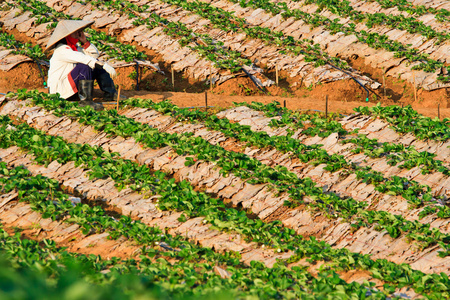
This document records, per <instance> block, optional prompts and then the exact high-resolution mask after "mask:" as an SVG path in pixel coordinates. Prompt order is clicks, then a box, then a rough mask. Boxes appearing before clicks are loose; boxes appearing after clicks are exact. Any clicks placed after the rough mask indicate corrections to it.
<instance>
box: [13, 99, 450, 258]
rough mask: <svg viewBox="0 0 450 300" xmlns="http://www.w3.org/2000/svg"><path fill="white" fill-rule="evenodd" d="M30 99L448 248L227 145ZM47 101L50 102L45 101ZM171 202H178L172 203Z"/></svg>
mask: <svg viewBox="0 0 450 300" xmlns="http://www.w3.org/2000/svg"><path fill="white" fill-rule="evenodd" d="M30 96H32V97H33V102H34V103H35V104H37V105H43V106H44V107H46V108H47V109H54V108H56V110H55V113H56V114H60V113H64V115H67V116H70V117H75V118H78V119H79V121H80V122H81V123H83V124H86V125H92V126H93V127H94V128H95V129H97V130H102V131H104V132H106V133H109V134H115V135H119V136H122V137H129V136H132V137H134V138H135V140H136V141H138V142H139V143H141V144H142V145H145V146H147V147H150V148H153V149H154V148H161V147H164V146H171V147H172V148H173V149H174V150H175V151H176V152H177V154H179V155H194V156H196V159H200V160H206V161H211V162H215V163H216V164H217V165H218V166H219V167H221V168H222V170H221V172H232V173H233V174H235V175H236V176H238V177H241V178H242V179H248V180H249V183H270V184H271V185H273V186H274V187H275V188H276V189H277V190H278V191H279V192H287V193H288V194H289V196H290V198H291V199H292V200H293V201H295V202H300V203H301V202H302V199H303V197H304V196H305V195H308V196H309V197H311V198H312V199H313V200H316V201H315V202H313V203H309V204H308V205H309V206H311V207H312V208H315V209H319V210H321V211H323V212H325V213H326V215H328V216H329V217H338V216H340V217H343V218H347V219H350V218H353V219H354V221H355V222H356V223H354V224H353V225H352V226H353V227H354V228H355V230H357V229H358V228H360V227H368V226H370V224H374V223H376V225H377V226H376V228H377V229H379V230H383V229H385V230H387V231H388V232H389V234H390V235H391V236H392V237H394V238H395V237H399V236H400V235H401V234H402V233H406V234H407V237H408V238H411V239H412V240H416V241H420V243H421V245H422V247H428V246H430V245H434V244H436V243H438V242H439V245H441V247H443V249H444V250H445V249H446V247H447V244H446V235H445V234H442V233H441V232H440V231H439V229H430V228H429V224H421V223H420V222H418V221H414V222H411V221H407V220H405V219H404V218H403V217H401V216H394V215H391V214H389V213H386V212H383V211H382V212H378V211H367V210H366V209H365V208H366V206H367V203H366V202H358V201H355V200H354V199H352V198H349V199H341V198H340V197H339V196H337V195H336V194H334V193H329V194H326V193H324V192H323V191H322V189H321V188H320V187H316V186H315V183H314V182H313V181H312V180H311V179H309V178H306V179H299V178H298V177H297V176H296V175H295V174H294V173H292V172H289V171H287V169H286V168H285V167H276V168H275V169H273V168H270V167H268V166H266V165H263V164H262V163H261V162H259V161H257V160H255V159H252V158H249V157H248V156H246V155H244V154H241V153H236V152H228V151H226V150H224V149H223V148H222V147H219V146H214V145H211V144H209V143H208V142H206V141H205V140H203V139H201V138H199V137H197V138H194V137H189V136H188V135H185V134H182V135H176V134H167V133H160V132H158V131H157V130H156V129H154V128H150V127H149V126H146V125H143V124H140V123H136V122H135V121H133V120H132V119H129V118H126V117H123V116H119V115H117V113H116V112H115V111H106V112H100V113H99V112H94V111H92V110H79V109H73V108H72V106H73V104H71V103H67V102H64V101H62V100H61V99H58V96H57V95H56V96H51V95H50V96H47V95H45V94H39V93H32V95H30V94H27V93H26V92H25V93H24V92H20V93H19V98H23V99H25V98H28V97H30ZM46 97H48V98H47V99H45V98H46ZM193 163H194V159H189V158H188V159H187V162H186V164H188V165H189V164H193ZM205 197H206V195H205ZM170 204H171V205H173V204H174V203H172V202H170ZM177 204H178V205H179V203H177ZM185 204H186V203H185ZM188 206H192V205H188ZM191 209H193V208H191ZM219 215H220V213H219ZM260 235H261V233H257V236H256V237H257V238H261V236H260ZM263 238H264V237H263ZM439 255H441V256H446V255H447V251H446V250H445V251H441V252H440V253H439Z"/></svg>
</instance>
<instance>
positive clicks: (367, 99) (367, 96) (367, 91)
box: [327, 62, 369, 102]
mask: <svg viewBox="0 0 450 300" xmlns="http://www.w3.org/2000/svg"><path fill="white" fill-rule="evenodd" d="M327 64H329V65H330V66H331V67H333V68H335V69H337V70H339V71H341V72H342V73H345V74H347V75H348V76H350V77H351V78H352V79H353V80H354V81H356V83H357V84H359V85H360V86H361V87H362V88H363V89H365V90H366V93H367V94H366V102H369V90H368V89H367V88H366V87H365V86H364V85H363V84H362V83H361V82H359V81H358V79H356V78H355V77H353V75H352V74H350V73H347V72H346V71H344V70H342V69H341V68H338V67H336V66H335V65H333V64H330V63H329V62H327Z"/></svg>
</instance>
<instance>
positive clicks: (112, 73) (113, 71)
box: [103, 63, 117, 78]
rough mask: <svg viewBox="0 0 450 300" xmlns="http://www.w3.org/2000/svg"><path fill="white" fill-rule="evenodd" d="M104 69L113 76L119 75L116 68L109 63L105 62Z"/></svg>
mask: <svg viewBox="0 0 450 300" xmlns="http://www.w3.org/2000/svg"><path fill="white" fill-rule="evenodd" d="M103 70H105V71H106V72H108V74H109V76H111V78H115V77H116V76H117V73H116V70H114V68H113V67H111V66H110V65H108V63H104V64H103Z"/></svg>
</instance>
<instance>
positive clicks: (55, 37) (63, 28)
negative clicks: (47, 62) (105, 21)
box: [45, 20, 94, 51]
mask: <svg viewBox="0 0 450 300" xmlns="http://www.w3.org/2000/svg"><path fill="white" fill-rule="evenodd" d="M92 24H94V21H74V20H62V21H59V23H58V25H57V26H56V28H55V31H53V34H52V36H51V37H50V39H49V40H48V43H47V47H46V48H45V51H47V50H49V49H51V48H52V47H53V46H55V45H56V43H58V42H59V41H60V40H62V39H63V38H65V37H66V36H68V35H70V34H72V33H74V32H76V31H78V30H81V29H84V28H86V27H89V26H91V25H92Z"/></svg>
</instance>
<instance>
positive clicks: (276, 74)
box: [275, 65, 278, 86]
mask: <svg viewBox="0 0 450 300" xmlns="http://www.w3.org/2000/svg"><path fill="white" fill-rule="evenodd" d="M275 82H276V84H277V86H278V65H275Z"/></svg>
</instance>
